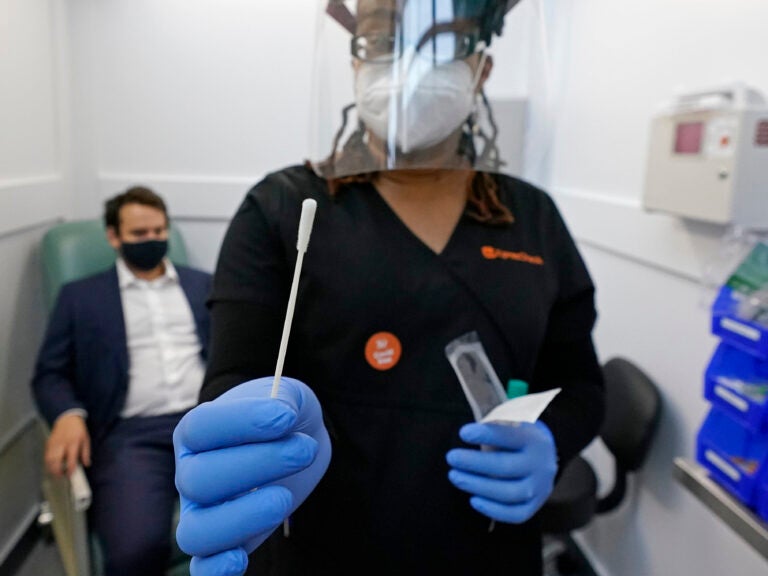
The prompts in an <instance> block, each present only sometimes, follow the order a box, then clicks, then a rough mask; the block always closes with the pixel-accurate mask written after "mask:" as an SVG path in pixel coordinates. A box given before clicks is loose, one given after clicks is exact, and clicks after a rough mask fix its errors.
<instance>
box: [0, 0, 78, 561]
mask: <svg viewBox="0 0 768 576" xmlns="http://www.w3.org/2000/svg"><path fill="white" fill-rule="evenodd" d="M62 9H63V4H62V2H61V0H0V263H2V281H0V494H2V495H3V497H2V498H0V563H2V561H3V560H4V559H5V557H6V556H7V554H8V553H9V551H10V550H11V549H12V548H13V546H15V544H16V543H17V541H18V539H19V537H20V536H21V535H22V534H23V533H24V531H25V530H26V529H27V527H28V526H29V524H30V522H32V521H33V520H34V518H35V517H36V515H37V506H38V502H39V500H40V470H41V467H42V454H41V450H40V448H41V442H40V434H39V429H38V428H37V427H36V426H35V410H34V407H33V405H32V401H31V396H30V392H29V380H30V376H31V369H32V364H33V362H34V356H35V353H36V351H37V347H38V345H39V342H40V338H41V336H42V331H43V327H44V322H45V316H46V314H45V310H44V305H43V300H42V293H41V279H40V261H39V257H38V246H39V244H40V239H41V237H42V235H43V233H44V232H45V230H46V229H47V228H48V227H49V226H50V225H51V224H52V223H53V222H55V221H56V220H58V219H61V218H63V217H66V216H67V215H68V214H69V213H70V208H71V204H72V196H71V191H70V189H69V183H68V171H67V164H68V156H67V150H68V144H67V130H68V123H67V115H68V113H67V98H66V96H65V93H66V87H67V83H66V57H65V54H64V47H65V37H64V29H63V19H62Z"/></svg>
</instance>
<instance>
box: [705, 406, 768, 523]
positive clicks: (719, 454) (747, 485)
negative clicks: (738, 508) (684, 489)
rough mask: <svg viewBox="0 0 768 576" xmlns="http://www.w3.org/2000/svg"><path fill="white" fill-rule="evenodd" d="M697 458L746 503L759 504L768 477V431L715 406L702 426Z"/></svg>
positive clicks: (722, 484)
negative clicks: (761, 431)
mask: <svg viewBox="0 0 768 576" xmlns="http://www.w3.org/2000/svg"><path fill="white" fill-rule="evenodd" d="M696 459H697V460H698V462H699V463H700V464H701V465H702V466H704V467H705V468H707V469H708V470H709V471H710V474H711V476H712V478H713V479H714V480H715V481H716V482H717V483H718V484H720V485H721V486H723V487H724V488H725V489H726V490H728V491H729V492H731V493H732V494H733V495H734V496H736V498H738V499H739V500H740V501H741V502H742V503H744V505H745V506H748V507H750V508H753V509H756V508H757V505H758V498H759V497H760V488H761V487H762V485H763V483H764V482H765V481H766V480H767V479H768V478H766V477H767V476H768V474H767V473H766V469H768V465H766V462H768V435H764V434H757V433H754V432H752V431H750V430H749V429H747V428H745V427H744V426H741V425H740V424H739V423H738V422H737V421H736V420H734V419H733V418H731V417H730V416H729V415H728V413H726V412H724V411H723V410H721V409H720V408H718V407H716V406H713V407H712V409H711V410H710V412H709V415H708V416H707V418H706V419H705V420H704V424H703V425H702V427H701V429H700V430H699V434H698V438H697V447H696Z"/></svg>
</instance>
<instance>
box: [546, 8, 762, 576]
mask: <svg viewBox="0 0 768 576" xmlns="http://www.w3.org/2000/svg"><path fill="white" fill-rule="evenodd" d="M564 3H567V4H568V8H569V10H570V13H571V17H572V27H571V31H570V34H569V35H568V36H567V37H563V38H562V39H561V40H562V41H563V42H564V43H565V46H561V49H562V51H563V52H565V53H567V54H568V58H569V60H570V62H569V65H568V67H567V69H561V78H564V80H562V81H563V84H562V90H563V92H562V93H561V94H560V95H559V98H558V101H559V108H558V111H557V132H556V136H555V141H554V150H553V155H552V164H551V172H550V180H549V182H550V189H551V190H552V191H553V193H554V195H555V197H556V200H557V202H558V203H559V205H560V206H561V208H562V209H563V211H564V213H565V216H566V218H567V220H568V222H569V224H570V226H571V229H572V231H573V232H574V234H575V236H576V237H577V239H578V240H579V241H580V243H581V245H582V248H583V250H584V255H585V257H586V259H587V262H588V265H589V267H590V269H591V271H592V274H593V276H594V279H595V281H596V284H597V287H598V306H599V309H600V320H599V322H598V327H597V331H596V340H597V344H598V347H599V351H600V355H601V357H602V358H603V359H607V358H608V357H610V356H612V355H617V354H618V355H622V356H626V357H628V358H630V359H633V360H635V361H636V362H638V363H639V364H640V366H642V367H643V368H644V369H645V370H646V371H647V372H648V373H649V374H650V375H651V376H652V377H653V378H654V379H655V380H656V381H657V382H658V384H659V385H660V386H661V388H662V392H663V396H664V413H663V419H662V425H661V429H660V431H659V436H658V438H657V439H656V442H655V445H654V449H653V452H652V454H651V457H650V461H649V463H648V465H647V466H646V468H645V470H644V471H643V472H642V474H641V475H640V477H639V478H638V479H637V480H639V481H638V482H636V483H635V485H634V487H633V490H632V491H631V492H630V494H631V497H630V499H629V501H628V502H625V505H624V507H622V509H621V510H619V511H618V512H616V513H614V514H612V515H609V516H606V517H602V518H599V519H598V520H597V521H596V522H595V523H594V524H593V525H592V526H591V527H590V528H588V529H586V530H584V531H583V532H582V533H581V534H580V535H579V538H578V539H579V541H580V542H581V543H582V544H583V545H584V546H585V547H586V549H587V550H588V551H589V552H590V555H591V556H592V557H593V558H594V560H595V561H596V564H597V565H598V566H599V567H600V568H601V572H602V573H604V574H606V575H608V574H610V575H615V576H619V575H621V576H624V575H638V576H651V575H653V576H655V575H666V574H691V575H693V574H696V575H712V576H716V575H721V574H763V573H766V571H768V565H766V562H765V560H763V559H762V558H761V557H759V556H758V555H757V553H756V552H754V551H753V550H752V549H751V548H750V547H748V546H747V545H746V544H744V543H743V541H741V540H740V539H739V538H738V537H737V536H735V535H734V533H733V532H732V531H731V530H730V529H729V528H727V527H726V526H724V525H723V524H722V523H721V522H720V521H719V520H718V519H717V518H716V517H715V516H714V515H712V514H711V513H710V512H709V511H708V510H706V509H705V508H704V507H703V506H702V505H701V504H700V503H699V502H698V501H697V500H695V499H694V498H693V497H692V496H690V495H689V494H688V493H687V492H686V491H685V490H684V489H683V488H681V487H680V486H679V485H678V484H677V483H676V482H675V481H674V480H673V478H672V460H673V458H674V457H675V456H685V457H688V458H693V457H694V447H695V436H696V432H697V431H698V428H699V426H700V424H701V422H702V419H703V417H704V415H705V413H706V409H707V404H706V403H705V402H704V401H703V399H702V390H703V372H704V369H705V367H706V365H707V363H708V360H709V357H710V355H711V353H712V351H713V349H714V346H715V344H716V340H715V339H714V338H713V337H712V336H710V335H709V334H708V330H709V326H708V312H707V310H706V308H705V307H704V306H703V305H702V296H703V295H704V294H705V293H703V292H702V289H701V287H700V285H699V281H700V279H701V277H702V270H703V268H704V266H705V264H706V263H707V261H708V259H710V258H712V257H713V253H714V251H715V250H716V248H717V243H718V241H719V238H720V237H721V235H722V234H723V233H724V229H723V228H720V227H717V226H711V225H705V224H701V223H694V222H688V221H684V220H679V219H676V218H672V217H669V216H665V215H660V214H647V213H644V212H643V211H642V209H641V208H640V199H641V194H642V187H643V175H644V170H645V160H646V147H647V141H648V127H649V123H650V118H651V116H652V115H653V113H654V111H655V110H656V109H657V107H658V106H659V105H660V104H662V103H664V102H666V101H669V100H670V99H671V98H672V97H673V96H674V95H675V93H676V92H677V91H678V90H685V89H689V90H690V89H701V88H709V87H712V86H714V85H716V84H718V83H720V82H722V81H724V80H743V81H746V82H748V83H750V84H752V85H754V86H755V87H756V88H758V89H760V90H762V91H763V92H764V93H768V69H766V67H765V65H764V57H763V56H764V54H765V53H766V50H767V49H768V36H766V35H765V33H764V24H765V23H766V22H768V3H766V2H764V1H762V0H742V1H740V2H725V1H716V0H675V1H673V2H670V1H669V0H644V1H632V2H630V1H624V2H616V1H615V0H578V1H575V0H572V1H571V0H568V1H567V2H564ZM756 192H757V193H762V194H765V191H756ZM766 201H767V202H768V198H766ZM588 455H589V456H590V457H591V458H592V459H593V460H594V461H595V462H597V463H599V465H600V472H601V478H602V480H603V482H604V485H605V486H607V485H608V484H609V483H610V482H611V473H610V470H611V464H610V460H609V459H608V457H607V456H606V455H605V452H604V450H602V449H601V447H599V446H598V447H593V448H592V449H590V450H589V451H588Z"/></svg>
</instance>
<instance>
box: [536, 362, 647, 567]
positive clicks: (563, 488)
mask: <svg viewBox="0 0 768 576" xmlns="http://www.w3.org/2000/svg"><path fill="white" fill-rule="evenodd" d="M603 376H604V378H605V395H606V412H605V421H604V422H603V426H602V428H601V430H600V438H601V439H602V441H603V443H604V444H605V446H606V448H608V450H609V451H610V452H611V454H612V455H613V457H614V460H615V480H614V484H613V488H612V489H611V491H610V492H609V493H608V494H606V495H605V496H604V497H602V498H598V495H597V489H598V486H597V477H596V475H595V472H594V470H593V469H592V466H591V465H590V464H589V462H587V461H586V460H585V459H584V458H582V457H581V456H577V457H576V458H574V459H573V460H572V461H571V462H569V464H568V465H567V466H566V467H565V469H564V470H563V471H562V474H561V475H560V477H559V478H558V481H557V484H556V485H555V488H554V490H553V491H552V494H551V495H550V497H549V499H548V500H547V502H546V503H545V504H544V506H543V507H542V509H541V510H540V511H539V519H540V521H541V527H542V530H543V531H544V533H545V534H549V535H553V536H554V537H555V538H556V539H560V540H561V542H562V541H565V540H567V539H568V535H569V534H570V532H572V531H573V530H576V529H578V528H582V527H584V526H586V525H587V524H588V523H589V522H590V521H591V520H592V519H593V518H594V516H595V515H597V514H605V513H607V512H610V511H612V510H614V509H615V508H617V507H618V506H619V504H621V502H622V500H623V499H624V495H625V493H626V489H627V476H628V475H629V474H630V473H631V472H635V471H637V470H638V469H639V468H640V467H641V466H642V465H643V463H644V461H645V457H646V455H647V454H648V451H649V448H650V446H651V441H652V440H653V437H654V434H655V432H656V429H657V428H658V424H659V416H660V414H661V395H660V394H659V390H658V388H657V387H656V385H655V384H654V382H653V381H652V380H651V379H650V378H649V377H648V376H647V375H646V374H645V373H644V372H643V371H642V370H640V369H639V368H638V367H637V366H635V365H634V364H633V363H632V362H630V361H629V360H625V359H623V358H612V359H611V360H609V361H608V362H606V363H605V364H604V365H603ZM563 548H568V547H567V546H565V545H563V546H561V547H560V550H562V549H563ZM578 564H579V563H578V561H577V560H576V559H575V558H573V557H572V556H570V555H569V554H567V553H566V554H562V553H561V554H560V555H559V556H558V557H557V565H558V569H559V570H560V571H561V572H562V573H573V572H577V571H578Z"/></svg>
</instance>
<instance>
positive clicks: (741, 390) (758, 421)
mask: <svg viewBox="0 0 768 576" xmlns="http://www.w3.org/2000/svg"><path fill="white" fill-rule="evenodd" d="M704 397H705V398H706V399H707V400H709V401H710V402H711V403H712V404H713V405H715V406H718V407H720V408H722V410H723V411H725V412H727V413H728V414H730V415H731V417H732V418H734V419H735V420H737V421H738V422H739V423H740V424H742V425H743V426H746V427H747V428H749V429H750V430H752V431H754V432H768V360H761V359H760V358H758V357H757V356H754V355H752V354H747V353H746V352H744V351H743V350H741V349H739V348H734V347H733V346H730V345H728V344H724V343H723V344H720V345H719V346H718V347H717V350H716V351H715V353H714V355H713V356H712V360H710V362H709V366H708V367H707V371H706V374H705V376H704Z"/></svg>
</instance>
